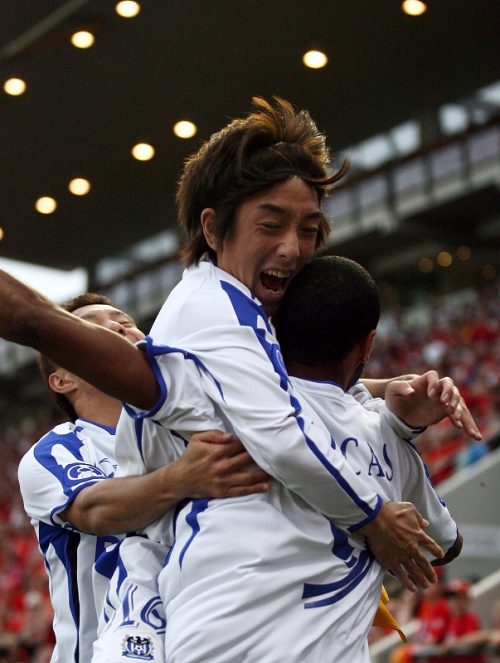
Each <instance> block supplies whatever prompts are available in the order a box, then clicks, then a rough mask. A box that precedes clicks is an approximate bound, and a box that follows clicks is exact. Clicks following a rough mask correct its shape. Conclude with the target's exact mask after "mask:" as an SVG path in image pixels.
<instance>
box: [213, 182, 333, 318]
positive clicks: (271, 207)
mask: <svg viewBox="0 0 500 663" xmlns="http://www.w3.org/2000/svg"><path fill="white" fill-rule="evenodd" d="M205 212H213V210H204V213H205ZM213 214H215V212H213ZM322 218H323V214H322V212H321V210H320V208H319V202H318V195H317V193H316V191H315V190H314V189H313V188H312V187H311V186H309V185H308V184H306V183H305V182H304V181H303V180H302V179H300V178H299V177H291V178H290V179H288V180H286V181H284V182H281V183H280V184H277V185H275V186H273V187H271V188H269V189H266V190H265V191H261V192H260V193H258V194H256V195H255V196H252V197H251V198H248V199H247V200H245V201H244V202H243V203H242V204H241V205H240V206H239V207H238V209H237V212H236V217H235V220H234V225H233V227H232V229H231V230H230V232H229V235H228V236H227V237H226V239H225V240H224V241H223V242H222V245H221V246H220V245H217V244H215V246H214V242H213V241H212V242H210V241H209V243H210V245H211V246H212V248H214V249H215V250H216V253H217V266H218V267H220V268H221V269H223V270H225V271H226V272H228V273H229V274H231V275H232V276H234V277H235V278H237V279H238V280H239V281H241V282H242V283H243V284H244V285H246V286H247V287H248V288H249V289H250V290H251V292H252V293H253V294H254V295H255V296H256V297H257V298H258V299H259V300H260V302H261V303H262V305H263V307H264V309H265V311H266V312H267V313H268V314H272V313H273V312H274V311H275V310H276V309H277V307H278V305H279V303H280V301H281V299H282V297H283V295H284V292H285V289H286V287H287V284H288V282H289V281H290V279H291V277H292V276H293V275H294V274H296V273H297V272H298V271H299V270H300V269H301V268H302V267H303V266H304V264H305V263H306V262H307V261H308V260H309V259H310V258H311V257H312V256H313V255H314V252H315V251H316V246H317V238H318V231H319V226H320V222H321V219H322ZM202 219H203V215H202ZM207 220H208V221H209V225H210V215H208V216H206V217H205V221H207ZM204 227H205V226H204ZM205 231H207V228H206V227H205Z"/></svg>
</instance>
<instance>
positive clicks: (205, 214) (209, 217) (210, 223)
mask: <svg viewBox="0 0 500 663" xmlns="http://www.w3.org/2000/svg"><path fill="white" fill-rule="evenodd" d="M215 214H216V213H215V210H214V209H212V208H211V207H206V208H205V209H204V210H203V211H202V212H201V216H200V221H201V227H202V228H203V234H204V235H205V239H206V240H207V244H208V246H209V247H210V248H211V249H213V250H214V251H218V249H219V242H218V240H217V238H216V236H215V232H214V226H215Z"/></svg>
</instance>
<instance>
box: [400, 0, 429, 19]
mask: <svg viewBox="0 0 500 663" xmlns="http://www.w3.org/2000/svg"><path fill="white" fill-rule="evenodd" d="M401 9H402V10H403V11H404V13H405V14H408V16H422V14H425V12H426V11H427V5H426V4H425V2H421V0H404V2H403V4H402V5H401Z"/></svg>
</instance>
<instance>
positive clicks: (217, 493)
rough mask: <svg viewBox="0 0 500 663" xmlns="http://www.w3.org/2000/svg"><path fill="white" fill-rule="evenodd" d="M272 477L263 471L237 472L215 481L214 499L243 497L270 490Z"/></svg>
mask: <svg viewBox="0 0 500 663" xmlns="http://www.w3.org/2000/svg"><path fill="white" fill-rule="evenodd" d="M269 485H270V477H269V476H268V475H267V474H266V473H265V472H263V471H262V470H252V471H249V472H235V473H231V474H229V475H227V476H225V477H222V478H221V477H218V478H217V480H215V481H214V490H213V494H212V497H241V496H243V495H251V494H253V493H265V492H267V491H268V490H269Z"/></svg>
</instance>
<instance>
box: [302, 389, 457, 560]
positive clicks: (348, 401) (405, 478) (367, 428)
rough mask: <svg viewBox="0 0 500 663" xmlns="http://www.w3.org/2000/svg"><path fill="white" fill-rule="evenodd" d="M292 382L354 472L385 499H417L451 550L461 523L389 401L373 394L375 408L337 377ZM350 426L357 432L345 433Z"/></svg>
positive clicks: (432, 529) (430, 530)
mask: <svg viewBox="0 0 500 663" xmlns="http://www.w3.org/2000/svg"><path fill="white" fill-rule="evenodd" d="M292 382H293V384H294V387H295V388H296V390H297V391H298V393H299V394H300V397H301V399H302V400H303V401H307V402H309V403H310V404H311V405H312V406H313V407H314V408H315V409H316V411H317V412H318V414H319V416H321V419H322V421H323V422H324V424H325V425H326V427H327V428H328V430H329V431H330V433H331V435H332V441H334V443H335V444H336V445H337V446H338V448H339V449H340V451H341V453H342V454H343V455H344V457H345V458H346V460H347V461H348V462H349V464H350V465H351V467H352V468H353V469H354V470H355V472H356V473H357V474H358V475H359V476H361V477H363V479H364V480H366V481H367V482H369V483H371V484H372V485H373V487H374V489H375V490H377V492H378V493H379V494H380V495H381V496H382V497H383V499H384V501H408V502H412V503H413V504H415V506H416V507H417V509H418V511H419V512H420V513H421V514H422V516H424V518H426V519H427V520H428V521H429V523H430V525H429V528H428V529H427V530H426V531H427V533H428V534H429V535H430V536H431V537H432V538H434V539H435V540H436V542H437V543H438V544H439V545H440V546H441V547H442V548H443V549H444V550H448V548H450V547H451V546H452V545H453V544H454V543H455V540H456V536H457V527H456V524H455V523H454V521H453V519H452V517H451V515H450V513H449V511H448V509H447V508H446V506H445V505H444V503H443V502H442V500H441V499H440V498H439V497H438V496H437V494H436V492H435V491H434V488H433V486H432V484H431V483H430V480H429V477H428V475H427V471H426V468H425V465H424V463H423V461H422V459H421V458H420V456H419V454H418V451H417V449H416V448H415V446H414V445H413V443H412V442H411V441H410V440H407V439H402V438H401V437H399V436H398V435H396V433H395V432H394V415H392V414H391V413H390V412H389V411H388V410H387V407H386V405H385V403H384V401H382V400H381V399H373V405H372V409H370V406H369V405H368V404H367V403H365V404H364V405H361V404H360V403H359V402H358V401H357V400H356V399H355V398H353V396H352V395H351V394H349V393H345V392H344V391H343V390H342V389H341V387H340V386H339V385H337V384H335V383H333V382H315V381H309V380H301V379H299V378H292ZM353 422H356V426H353ZM349 430H352V431H353V433H352V434H347V436H346V432H348V431H349ZM332 443H333V442H332Z"/></svg>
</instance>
